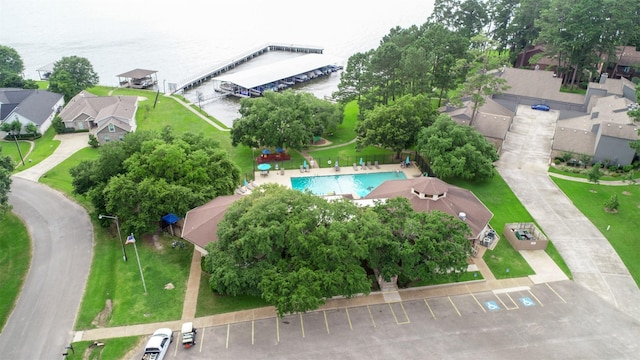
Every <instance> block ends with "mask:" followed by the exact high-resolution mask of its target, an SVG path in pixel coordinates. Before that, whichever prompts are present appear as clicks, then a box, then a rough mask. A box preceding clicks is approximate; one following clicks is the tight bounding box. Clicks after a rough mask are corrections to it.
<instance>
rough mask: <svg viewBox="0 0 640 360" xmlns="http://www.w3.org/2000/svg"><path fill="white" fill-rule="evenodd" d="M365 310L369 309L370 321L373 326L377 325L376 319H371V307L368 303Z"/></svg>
mask: <svg viewBox="0 0 640 360" xmlns="http://www.w3.org/2000/svg"><path fill="white" fill-rule="evenodd" d="M367 310H369V318H371V322H372V323H373V327H377V326H376V321H375V320H373V314H372V313H371V308H370V307H369V305H367Z"/></svg>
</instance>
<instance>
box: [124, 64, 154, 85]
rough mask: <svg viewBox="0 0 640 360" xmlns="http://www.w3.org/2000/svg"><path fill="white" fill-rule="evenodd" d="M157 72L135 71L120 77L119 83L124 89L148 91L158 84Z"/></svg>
mask: <svg viewBox="0 0 640 360" xmlns="http://www.w3.org/2000/svg"><path fill="white" fill-rule="evenodd" d="M156 73H157V71H156V70H145V69H134V70H131V71H127V72H126V73H122V74H120V75H118V83H119V84H120V86H122V87H129V88H134V89H147V88H150V87H153V86H154V85H156V84H157V83H158V79H157V77H156Z"/></svg>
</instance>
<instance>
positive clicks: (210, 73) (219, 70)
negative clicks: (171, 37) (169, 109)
mask: <svg viewBox="0 0 640 360" xmlns="http://www.w3.org/2000/svg"><path fill="white" fill-rule="evenodd" d="M269 51H284V52H293V53H302V54H322V52H323V51H324V49H323V48H321V47H316V46H307V45H294V44H290V45H287V44H268V45H263V46H260V47H258V48H256V49H253V50H251V51H248V52H246V53H243V54H241V55H239V56H236V57H234V58H233V59H232V60H229V61H225V62H223V63H222V64H218V65H215V66H214V67H212V68H210V69H208V70H206V71H203V72H202V73H200V74H199V75H195V76H192V77H190V78H188V79H186V80H183V81H182V82H180V83H178V84H176V86H175V88H172V89H170V90H171V93H176V92H180V91H185V90H188V89H190V88H193V87H196V86H198V85H200V84H202V83H203V82H205V81H207V80H210V79H212V78H214V77H216V76H219V75H221V74H223V73H225V72H227V71H229V70H232V69H234V68H235V67H236V66H238V65H241V64H244V63H246V62H247V61H249V60H251V59H253V58H255V57H257V56H260V55H262V54H264V53H267V52H269Z"/></svg>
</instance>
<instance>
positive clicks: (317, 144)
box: [311, 138, 331, 146]
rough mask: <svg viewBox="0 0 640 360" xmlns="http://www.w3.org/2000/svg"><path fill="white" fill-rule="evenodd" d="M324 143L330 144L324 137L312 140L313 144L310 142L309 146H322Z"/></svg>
mask: <svg viewBox="0 0 640 360" xmlns="http://www.w3.org/2000/svg"><path fill="white" fill-rule="evenodd" d="M324 145H331V141H329V140H327V139H325V138H320V140H318V141H316V142H314V143H313V144H311V146H324Z"/></svg>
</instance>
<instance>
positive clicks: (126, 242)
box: [124, 234, 136, 245]
mask: <svg viewBox="0 0 640 360" xmlns="http://www.w3.org/2000/svg"><path fill="white" fill-rule="evenodd" d="M135 242H136V238H134V237H133V234H131V235H129V236H127V241H125V242H124V244H125V245H127V244H133V243H135Z"/></svg>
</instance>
